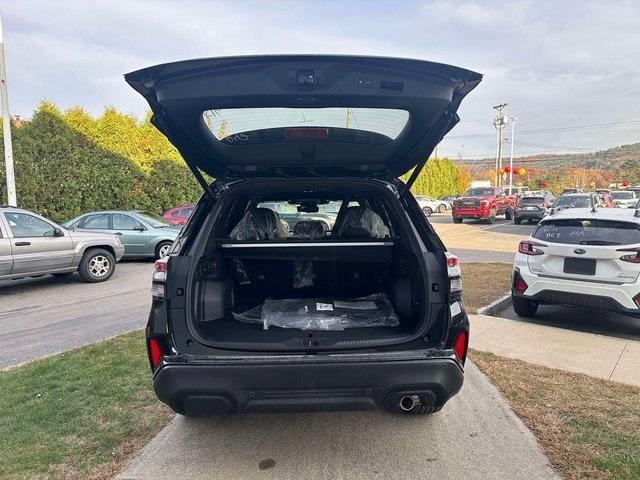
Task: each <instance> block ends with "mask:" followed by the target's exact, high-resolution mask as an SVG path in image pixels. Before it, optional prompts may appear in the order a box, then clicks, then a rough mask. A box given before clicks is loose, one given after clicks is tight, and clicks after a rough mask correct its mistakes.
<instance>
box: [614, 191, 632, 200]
mask: <svg viewBox="0 0 640 480" xmlns="http://www.w3.org/2000/svg"><path fill="white" fill-rule="evenodd" d="M611 196H612V197H613V198H615V199H616V200H633V199H634V195H633V192H613V193H612V194H611Z"/></svg>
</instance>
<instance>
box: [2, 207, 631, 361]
mask: <svg viewBox="0 0 640 480" xmlns="http://www.w3.org/2000/svg"><path fill="white" fill-rule="evenodd" d="M429 221H430V222H431V224H432V225H433V226H434V228H435V229H436V231H437V232H438V234H439V235H440V237H441V238H442V240H443V242H444V243H445V245H447V247H448V248H449V249H450V250H451V251H452V252H453V253H455V254H457V255H458V256H459V257H460V258H461V260H462V262H463V265H464V262H473V261H476V262H477V261H488V262H496V261H497V262H509V263H510V262H512V261H513V256H514V252H515V250H516V248H517V245H518V242H519V241H520V240H521V239H523V238H525V237H526V236H528V235H529V233H530V232H531V230H532V229H533V227H534V226H533V225H528V224H522V225H515V224H513V223H512V222H507V221H505V220H503V219H499V220H497V221H496V223H495V224H493V225H486V224H483V223H481V222H477V221H469V222H464V223H462V224H459V225H454V224H453V222H452V220H451V215H450V214H441V215H438V214H436V215H432V216H431V217H430V218H429ZM463 268H464V266H463ZM152 270H153V263H152V262H150V261H136V262H132V261H125V262H121V263H119V264H118V268H117V269H116V272H115V274H114V276H113V278H112V279H111V280H110V281H109V282H105V283H104V284H85V283H82V282H81V281H80V280H79V278H78V277H77V274H74V275H72V276H70V277H66V278H56V277H52V276H50V275H47V276H43V277H40V278H30V279H22V280H14V281H5V282H0V299H1V301H0V334H1V335H2V336H1V338H2V340H0V368H6V367H10V366H14V365H18V364H20V363H23V362H25V361H28V360H33V359H35V358H39V357H42V356H46V355H50V354H53V353H56V352H60V351H65V350H69V349H71V348H75V347H78V346H81V345H84V344H86V343H91V342H95V341H98V340H101V339H104V338H108V337H111V336H113V335H117V334H119V333H123V332H126V331H130V330H134V329H136V328H142V327H143V326H144V325H145V323H146V321H147V315H148V313H149V306H150V304H151V297H150V294H149V287H150V282H151V272H152ZM505 293H507V292H505ZM500 314H501V315H503V316H504V317H505V318H510V319H513V320H519V321H530V322H531V321H532V322H536V323H541V324H547V325H553V326H557V327H561V328H569V329H575V330H581V331H586V332H593V333H599V334H602V335H610V336H616V337H621V338H627V339H640V320H639V319H635V318H631V317H627V316H624V315H620V314H616V313H611V312H604V311H602V312H596V313H594V311H593V310H586V309H581V308H571V307H562V306H542V307H540V310H539V314H538V316H537V317H536V318H535V319H532V320H531V319H523V318H521V317H519V316H517V315H516V314H515V312H514V311H513V309H512V308H511V307H507V308H506V309H505V310H504V312H502V313H500Z"/></svg>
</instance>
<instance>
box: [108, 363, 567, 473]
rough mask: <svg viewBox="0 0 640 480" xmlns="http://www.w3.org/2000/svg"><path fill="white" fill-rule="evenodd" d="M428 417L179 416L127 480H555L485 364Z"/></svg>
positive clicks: (357, 414)
mask: <svg viewBox="0 0 640 480" xmlns="http://www.w3.org/2000/svg"><path fill="white" fill-rule="evenodd" d="M466 370H467V371H466V375H465V384H464V386H463V389H462V391H461V392H460V393H459V394H458V395H457V396H456V397H454V398H453V399H452V400H451V401H450V402H449V403H448V404H447V405H446V406H445V407H444V409H443V410H442V411H441V412H439V413H437V414H434V415H431V416H425V417H414V416H402V415H391V414H387V413H381V412H353V413H306V414H303V413H298V414H270V415H258V414H253V415H236V416H223V417H211V418H187V417H182V416H179V415H178V416H176V418H175V419H174V420H173V421H172V422H171V424H169V426H167V427H166V428H165V429H164V430H163V431H162V432H161V433H160V434H159V435H158V436H157V437H156V438H155V439H153V440H152V441H151V442H150V443H149V444H148V445H147V446H146V447H145V449H144V450H143V452H142V454H141V455H140V456H139V457H138V458H137V459H136V460H135V461H134V462H133V463H132V465H131V466H130V467H129V468H128V469H127V470H126V471H125V472H124V473H122V474H121V475H120V477H119V478H120V479H127V480H129V479H157V478H189V479H194V480H196V479H213V480H215V479H220V480H222V479H224V480H230V479H244V480H250V479H261V480H265V479H279V480H280V479H292V480H293V479H295V480H301V479H307V478H308V479H313V480H321V479H372V478H380V479H385V480H386V479H438V480H447V479H451V480H454V479H463V478H464V479H479V480H480V479H482V480H490V479H496V480H498V479H500V480H502V479H514V478H518V479H523V480H527V479H557V478H559V477H558V475H557V474H556V473H555V471H554V470H553V469H552V468H551V467H550V466H549V464H548V460H547V458H546V457H545V456H544V455H543V454H542V452H541V450H540V448H539V446H538V444H537V443H536V440H535V438H534V436H533V434H532V433H531V432H530V431H529V430H528V429H527V428H526V427H525V426H524V425H523V424H522V422H521V421H520V420H519V419H518V418H517V417H516V416H515V415H514V413H513V412H512V411H511V410H510V409H509V408H508V407H507V405H506V404H505V403H504V401H503V400H502V398H501V397H500V395H499V393H498V392H497V390H496V389H495V387H493V385H491V384H490V383H489V381H488V380H487V378H486V377H485V376H484V375H483V374H482V373H481V372H479V371H478V369H477V368H476V367H475V366H474V365H472V364H468V365H467V369H466Z"/></svg>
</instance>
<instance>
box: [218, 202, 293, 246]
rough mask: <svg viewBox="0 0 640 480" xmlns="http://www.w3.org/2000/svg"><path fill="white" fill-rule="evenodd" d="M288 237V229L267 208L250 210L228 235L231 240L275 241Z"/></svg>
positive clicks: (278, 217)
mask: <svg viewBox="0 0 640 480" xmlns="http://www.w3.org/2000/svg"><path fill="white" fill-rule="evenodd" d="M288 236H289V229H288V228H287V227H286V225H285V224H284V223H283V222H282V220H281V219H280V216H279V215H278V214H277V213H276V212H274V211H273V210H271V209H269V208H252V209H251V210H249V211H248V212H247V213H245V215H244V217H242V220H240V221H239V222H238V224H237V225H236V226H235V228H234V229H233V230H232V231H231V233H230V234H229V238H231V240H277V239H283V238H287V237H288Z"/></svg>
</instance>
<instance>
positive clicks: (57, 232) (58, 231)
mask: <svg viewBox="0 0 640 480" xmlns="http://www.w3.org/2000/svg"><path fill="white" fill-rule="evenodd" d="M53 236H54V237H64V232H63V231H62V229H61V228H60V227H53Z"/></svg>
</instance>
